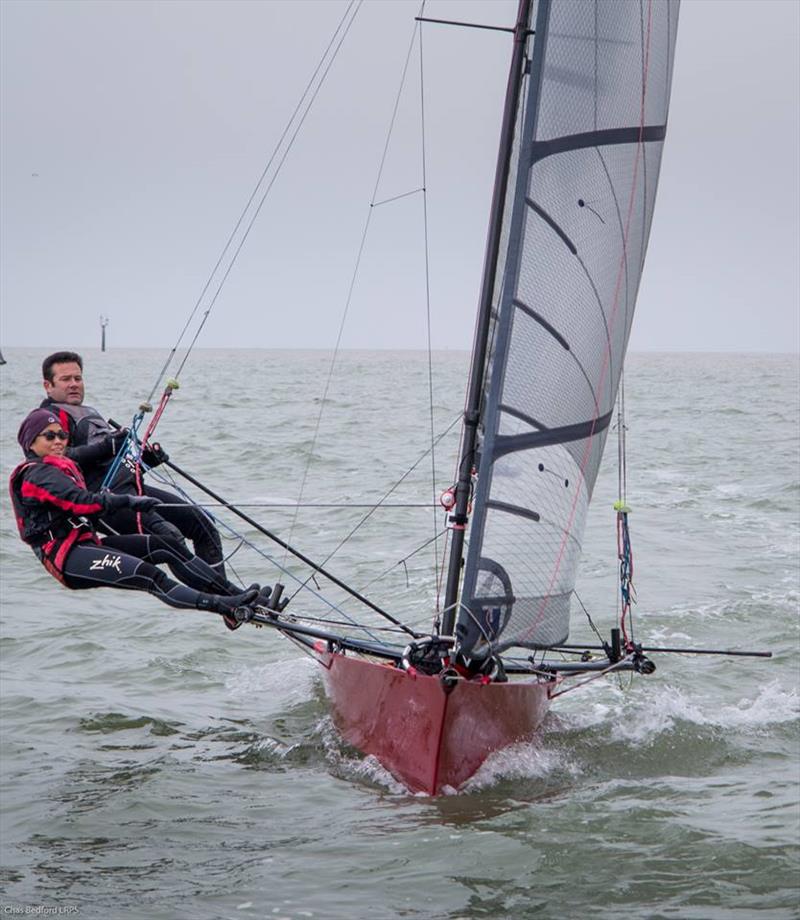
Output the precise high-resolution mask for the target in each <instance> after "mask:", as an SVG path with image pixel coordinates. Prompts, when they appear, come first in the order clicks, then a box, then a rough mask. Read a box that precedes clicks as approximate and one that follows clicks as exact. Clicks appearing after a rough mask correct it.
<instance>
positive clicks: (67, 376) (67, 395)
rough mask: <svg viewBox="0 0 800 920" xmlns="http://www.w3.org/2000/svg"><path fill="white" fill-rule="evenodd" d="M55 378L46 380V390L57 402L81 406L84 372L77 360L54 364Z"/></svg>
mask: <svg viewBox="0 0 800 920" xmlns="http://www.w3.org/2000/svg"><path fill="white" fill-rule="evenodd" d="M52 373H53V380H52V383H51V382H50V381H49V380H45V381H44V391H45V393H47V395H48V396H49V397H50V399H54V400H55V401H56V402H60V403H67V404H68V405H71V406H80V405H81V403H82V402H83V373H82V371H81V368H80V365H79V364H78V363H77V361H67V362H65V363H64V364H54V365H53V371H52Z"/></svg>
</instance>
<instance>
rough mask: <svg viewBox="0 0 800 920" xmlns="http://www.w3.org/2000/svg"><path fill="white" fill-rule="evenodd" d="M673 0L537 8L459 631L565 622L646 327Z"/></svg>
mask: <svg viewBox="0 0 800 920" xmlns="http://www.w3.org/2000/svg"><path fill="white" fill-rule="evenodd" d="M677 24H678V0H538V2H537V3H535V4H534V6H533V7H532V11H531V19H530V28H531V29H533V30H534V35H533V37H532V38H531V39H530V47H531V48H532V54H531V58H530V62H529V64H528V66H527V67H526V68H525V74H524V76H523V77H522V80H523V85H522V87H521V93H520V103H519V114H518V118H517V127H516V134H515V139H514V145H513V151H512V154H511V156H512V160H511V164H510V177H511V178H510V182H509V186H508V192H507V196H506V204H505V209H504V215H503V228H502V237H501V240H502V242H501V250H500V253H499V255H498V271H497V276H496V277H497V281H496V284H495V291H494V299H493V303H492V314H491V322H490V328H489V346H488V349H487V353H486V362H485V367H484V368H483V372H484V373H483V379H484V383H483V390H482V406H481V410H480V416H479V429H478V443H477V452H476V458H477V462H476V467H477V473H478V480H477V490H476V495H475V501H474V512H473V516H472V521H471V527H470V532H469V549H468V553H467V558H466V566H465V569H464V577H463V584H462V592H461V604H460V607H459V610H460V612H459V616H458V625H457V635H458V637H459V642H460V647H461V650H462V652H463V653H464V654H466V655H469V654H470V653H471V652H472V653H473V654H481V653H482V652H483V651H485V650H486V649H487V648H488V647H489V646H491V647H493V648H494V649H495V650H497V649H498V648H505V647H509V646H511V645H521V646H526V647H536V646H548V645H554V644H557V643H559V642H563V641H564V640H565V639H566V638H567V635H568V632H569V610H570V598H571V595H572V592H573V590H574V587H575V579H576V576H577V569H578V563H579V558H580V553H581V543H582V539H583V531H584V525H585V520H586V513H587V509H588V506H589V500H590V498H591V494H592V489H593V487H594V483H595V479H596V477H597V471H598V468H599V465H600V459H601V456H602V453H603V447H604V444H605V440H606V435H607V433H608V428H609V424H610V421H611V417H612V413H613V409H614V403H615V400H616V394H617V388H618V386H619V380H620V375H621V372H622V365H623V361H624V357H625V350H626V347H627V343H628V337H629V335H630V330H631V323H632V320H633V312H634V305H635V302H636V295H637V291H638V288H639V280H640V277H641V273H642V266H643V263H644V257H645V251H646V248H647V239H648V235H649V231H650V222H651V219H652V215H653V206H654V201H655V194H656V186H657V182H658V173H659V167H660V163H661V152H662V147H663V142H664V137H665V133H666V122H667V112H668V107H669V96H670V85H671V81H672V62H673V55H674V48H675V36H676V30H677Z"/></svg>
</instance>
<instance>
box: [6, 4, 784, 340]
mask: <svg viewBox="0 0 800 920" xmlns="http://www.w3.org/2000/svg"><path fill="white" fill-rule="evenodd" d="M346 6H347V4H346V2H345V0H320V2H317V0H292V2H279V0H274V2H269V0H262V2H259V0H246V2H237V0H225V2H216V0H203V2H200V0H180V2H178V0H160V2H150V0H134V2H127V0H105V2H100V0H92V2H77V0H54V2H53V0H22V2H20V0H2V2H0V15H1V16H2V23H1V24H2V137H1V140H2V226H1V227H0V230H1V232H2V236H1V237H0V246H1V250H2V251H1V255H2V266H1V267H2V276H1V279H0V280H1V283H2V288H1V289H0V294H1V295H2V315H1V316H0V345H2V346H4V347H7V346H15V345H32V346H42V347H46V346H54V347H55V346H59V347H68V346H73V347H82V346H85V345H87V344H89V345H95V344H97V343H98V341H99V315H100V314H105V315H107V316H109V317H110V325H109V330H108V331H109V339H110V343H111V344H112V346H120V347H122V346H138V347H154V346H171V345H173V344H174V343H175V340H176V339H177V336H178V333H179V332H180V330H181V329H182V327H183V326H184V323H185V322H186V320H187V318H188V316H189V314H190V312H191V310H192V308H193V307H194V305H195V302H196V301H197V299H198V296H199V295H200V292H201V291H202V289H203V285H204V284H205V282H206V280H207V278H208V276H209V273H210V272H211V270H212V268H213V267H214V264H215V262H216V260H217V257H218V255H219V253H220V251H221V249H222V247H223V245H224V243H225V240H226V239H227V237H228V234H229V233H230V231H231V229H232V228H233V226H234V224H235V222H236V219H237V218H238V216H239V213H240V211H241V209H242V207H243V206H244V204H245V202H246V201H247V199H248V197H249V195H250V193H251V191H252V190H253V187H254V186H255V183H256V180H257V179H258V177H259V175H260V174H261V172H262V170H263V169H264V166H265V164H266V162H267V159H268V156H269V153H270V152H271V150H272V148H273V147H274V145H275V143H276V142H277V140H278V138H279V137H280V134H281V132H282V131H283V129H284V127H285V125H286V123H287V121H288V119H289V117H290V115H291V113H292V111H293V109H294V107H295V105H296V103H297V101H298V99H299V98H300V95H301V93H302V91H303V88H304V86H305V84H306V82H307V80H308V79H309V77H310V75H311V73H312V71H313V70H314V67H315V66H316V64H317V61H318V60H319V58H320V56H321V54H322V51H323V50H324V48H325V46H326V45H327V43H328V41H329V39H330V37H331V35H332V34H333V32H334V29H335V27H336V24H337V22H338V21H339V20H340V18H341V16H342V15H343V13H344V11H345V9H346ZM417 6H418V4H417V3H416V2H415V0H413V2H405V0H398V2H394V0H372V2H370V0H368V2H366V3H365V4H364V5H363V7H362V9H361V10H360V12H359V14H358V16H357V18H356V20H355V24H354V25H353V27H352V29H351V31H350V33H349V34H348V35H347V37H346V38H345V40H344V43H343V45H342V48H341V51H340V54H339V56H338V57H337V59H336V61H335V62H334V64H333V66H332V68H331V70H330V73H329V76H328V79H327V80H326V82H325V84H324V86H323V87H322V90H321V91H320V93H319V96H318V98H317V100H316V102H315V104H314V107H313V108H312V110H311V112H310V114H309V116H308V118H307V120H306V122H305V124H304V126H303V129H302V131H301V133H300V135H299V136H298V139H297V141H296V142H295V144H294V146H293V147H292V150H291V151H290V153H289V156H288V158H287V160H286V163H285V165H284V168H283V170H282V171H281V173H280V175H279V176H278V178H277V180H276V182H275V185H274V187H273V190H272V192H271V193H270V195H269V197H268V198H267V200H266V203H265V204H264V207H263V210H262V212H261V215H260V217H259V219H258V221H257V222H256V224H255V226H254V228H253V231H252V233H251V234H250V236H249V238H248V240H247V242H246V244H245V246H244V248H243V249H242V253H241V256H240V258H239V260H238V262H237V264H236V265H235V266H234V268H233V270H232V272H231V274H230V277H229V279H228V281H227V282H226V283H225V285H224V287H223V289H222V292H221V294H220V296H219V298H218V300H217V302H216V304H215V306H214V308H213V310H212V312H211V315H210V318H209V321H208V324H207V326H206V328H205V329H204V331H203V334H202V336H201V338H200V341H199V344H200V345H204V346H217V345H219V346H250V347H294V348H303V347H315V348H330V347H332V346H333V345H334V343H335V342H336V337H337V330H338V328H339V322H340V318H341V316H342V311H343V309H344V305H345V302H346V298H347V291H348V287H349V284H350V278H351V275H352V272H353V267H354V264H355V260H356V256H357V253H358V248H359V243H360V239H361V234H362V229H363V226H364V222H365V220H366V219H367V216H368V213H369V202H370V198H371V196H372V191H373V186H374V184H375V178H376V175H377V169H378V164H379V162H380V158H381V154H382V150H383V145H384V141H385V136H386V130H387V126H388V123H389V119H390V115H391V112H392V106H393V103H394V94H395V91H396V88H397V86H398V83H399V79H400V73H401V70H402V66H403V61H404V60H405V55H406V51H407V48H408V43H409V39H410V37H411V30H412V28H413V15H414V13H415V11H416V9H417ZM515 8H516V2H515V0H488V2H487V0H476V2H464V0H458V2H449V0H429V3H428V5H427V7H426V15H428V16H432V17H439V18H450V19H461V20H472V21H479V22H484V23H492V24H498V25H510V24H512V22H513V19H514V11H515ZM423 39H424V73H425V106H426V124H427V143H426V152H427V162H426V165H427V188H428V217H429V236H430V255H431V264H430V289H431V311H432V315H433V345H434V347H438V348H443V347H446V348H463V349H466V348H468V347H469V345H470V342H471V338H472V332H473V323H474V312H475V306H476V302H477V292H478V283H479V278H480V271H481V262H482V256H483V246H484V240H485V233H486V218H487V212H488V206H489V196H490V193H491V183H492V178H493V169H494V159H495V154H496V145H497V134H498V129H499V120H500V109H501V105H502V94H503V90H504V84H505V78H506V73H507V68H508V59H509V53H510V40H509V36H508V35H506V34H505V33H501V32H487V31H478V30H472V29H454V28H447V27H442V26H432V25H428V26H425V28H424V32H423ZM799 61H800V3H798V2H796V0H684V2H683V4H682V8H681V13H680V25H679V29H678V47H677V55H676V62H675V76H674V84H673V92H672V107H671V113H670V124H669V129H668V135H667V143H666V149H665V153H664V158H663V163H662V173H661V185H660V189H659V193H658V201H657V206H656V212H655V218H654V222H653V230H652V235H651V240H650V248H649V252H648V257H647V263H646V265H645V274H644V279H643V282H642V287H641V291H640V297H639V305H638V308H637V318H636V321H635V323H634V331H633V338H632V347H633V348H635V349H640V350H641V349H661V350H671V349H693V350H718V349H724V350H735V351H754V350H758V351H796V350H797V349H798V345H799V344H800V331H799V329H800V326H799V324H800V320H799V319H798V314H799V313H800V304H799V300H800V294H799V283H798V282H799V276H800V268H799V266H798V258H799V257H798V252H799V251H800V240H799V238H798V237H799V234H798V213H799V212H800V191H799V189H798V174H799V172H800V167H799V165H798V160H799V157H800V154H799V153H798V140H799V138H800V128H799V127H798V111H800V105H799V104H798V87H799V86H800V71H799V67H800V65H799V63H798V62H799ZM419 71H420V68H419V59H418V57H417V56H416V53H415V55H414V57H412V64H411V67H410V71H409V78H408V84H407V86H406V91H405V93H404V95H403V97H402V99H401V103H400V106H399V110H398V118H397V127H396V132H395V136H394V141H393V144H392V146H391V147H390V150H389V155H388V157H387V161H386V168H385V171H384V175H383V179H382V182H381V186H380V188H379V192H378V196H377V199H378V200H382V199H384V198H389V197H392V196H396V195H402V194H404V193H406V192H411V191H414V190H415V189H417V188H419V187H420V186H421V184H422V178H421V175H422V174H421V156H420V147H419V131H418V125H419V98H420V84H419ZM422 253H423V249H422V198H421V196H420V195H419V194H416V195H409V196H408V197H406V198H402V199H400V200H399V201H396V202H394V203H391V204H386V205H382V206H381V207H380V208H376V209H374V210H373V212H372V220H371V232H370V235H369V237H368V240H367V245H366V248H365V251H364V256H363V259H362V268H361V272H360V274H359V277H358V281H357V284H356V287H355V289H354V293H353V299H352V305H351V308H350V312H349V316H348V321H347V324H346V327H345V331H344V335H343V338H342V345H343V346H344V347H367V348H369V347H377V348H387V347H389V348H391V347H412V348H421V347H424V346H425V342H426V335H425V329H424V315H425V300H424V263H423V259H422Z"/></svg>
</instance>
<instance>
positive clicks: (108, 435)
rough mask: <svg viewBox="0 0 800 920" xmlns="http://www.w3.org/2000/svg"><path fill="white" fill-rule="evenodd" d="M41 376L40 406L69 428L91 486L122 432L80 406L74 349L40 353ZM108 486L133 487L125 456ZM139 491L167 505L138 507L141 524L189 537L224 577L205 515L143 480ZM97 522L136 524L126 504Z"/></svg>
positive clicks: (74, 456)
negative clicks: (42, 393) (149, 508)
mask: <svg viewBox="0 0 800 920" xmlns="http://www.w3.org/2000/svg"><path fill="white" fill-rule="evenodd" d="M42 378H43V384H44V390H45V393H46V394H47V398H46V399H44V400H43V401H42V403H41V408H43V409H49V410H50V411H51V412H53V413H55V415H56V416H57V417H58V420H59V422H60V424H61V426H62V427H63V429H64V431H66V432H67V433H68V434H69V447H68V448H67V451H66V454H67V456H68V457H69V458H70V459H71V460H74V461H75V463H77V464H78V465H79V466H80V467H81V470H82V471H83V474H84V477H85V479H86V487H87V489H88V490H89V491H93V492H97V491H99V490H100V488H101V487H102V485H103V481H104V480H105V477H106V474H107V473H108V470H109V468H110V467H111V465H112V463H113V462H114V459H115V457H116V454H117V452H118V451H119V449H120V447H121V446H122V443H123V441H124V440H125V433H124V432H120V431H116V430H115V429H113V428H112V427H111V426H110V425H109V424H108V422H107V421H106V420H105V419H104V418H103V416H102V415H100V413H99V412H98V411H97V410H96V409H93V408H92V407H91V406H84V404H83V397H84V385H83V359H82V358H81V356H80V355H79V354H77V353H76V352H74V351H57V352H55V353H54V354H52V355H49V356H48V357H47V358H45V359H44V362H43V363H42ZM142 459H143V460H144V462H145V464H146V465H147V466H157V465H158V464H159V463H163V462H164V461H165V460H166V459H167V456H166V454H165V453H164V452H163V451H162V450H161V449H160V448H159V447H157V446H155V445H154V447H153V448H152V449H150V450H145V451H144V452H143V457H142ZM109 487H110V488H111V489H112V490H113V491H114V492H117V493H120V494H127V495H135V494H137V493H138V490H137V488H136V476H135V468H134V464H133V461H132V460H131V458H129V457H128V458H126V460H125V461H123V462H122V463H120V464H119V465H118V467H117V472H116V473H115V475H114V480H113V482H111V483H110V484H109ZM144 494H145V495H147V496H150V497H151V498H157V499H158V500H159V501H160V502H162V503H163V504H164V505H169V506H173V507H161V506H159V507H158V510H157V511H147V512H144V513H141V514H140V515H139V517H140V518H141V523H142V530H144V531H145V532H146V533H152V534H156V535H158V536H163V537H171V538H172V539H174V540H178V541H179V542H180V543H181V544H183V538H184V537H185V538H187V539H190V540H191V541H192V543H193V544H194V549H195V554H196V555H197V556H199V557H200V558H201V559H202V560H204V561H205V562H207V563H208V564H209V565H213V566H214V568H215V569H216V570H217V572H219V574H220V575H221V576H222V577H223V578H224V577H225V566H224V563H223V555H222V540H221V539H220V535H219V533H218V532H217V529H216V528H215V527H214V524H213V523H212V521H211V518H210V517H209V516H208V515H207V514H205V512H204V511H203V510H202V509H201V508H198V507H196V506H195V505H191V504H189V503H188V502H184V501H183V500H182V499H180V498H178V496H177V495H174V494H173V493H172V492H168V491H166V490H164V489H155V488H153V486H151V485H146V486H144ZM100 522H101V524H104V525H106V527H108V528H111V529H112V530H113V531H116V532H117V533H122V534H125V533H136V532H137V530H138V522H137V514H136V513H135V512H134V511H132V510H128V509H122V510H116V511H113V512H106V513H105V514H103V515H101V517H100ZM184 545H185V544H184Z"/></svg>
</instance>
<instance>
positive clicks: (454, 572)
mask: <svg viewBox="0 0 800 920" xmlns="http://www.w3.org/2000/svg"><path fill="white" fill-rule="evenodd" d="M531 3H532V0H519V7H518V9H517V22H516V25H515V27H514V51H513V54H512V57H511V66H510V68H509V73H508V84H507V86H506V99H505V107H504V109H503V123H502V127H501V129H500V147H499V150H498V153H497V166H496V168H495V179H494V191H493V192H492V206H491V210H490V213H489V232H488V237H487V240H486V258H485V261H484V269H483V281H482V284H481V296H480V301H479V307H478V319H477V323H476V326H475V340H474V342H473V346H472V369H471V372H470V381H469V391H468V396H467V405H466V408H465V410H464V438H463V444H462V449H461V457H460V458H459V464H458V482H457V484H456V504H455V508H454V511H453V514H452V516H451V521H452V522H453V523H454V524H455V525H456V526H455V528H454V530H453V540H452V544H451V549H450V558H449V563H448V571H447V587H446V591H445V608H444V615H443V617H442V627H441V630H442V634H443V635H446V636H451V635H452V634H453V629H454V626H455V620H456V607H455V605H456V602H457V600H458V589H459V581H460V578H461V567H462V563H463V557H464V534H465V527H466V524H467V519H468V518H467V508H468V506H469V497H470V489H471V484H472V464H473V458H474V454H475V442H476V439H477V434H478V421H479V418H480V404H481V396H482V393H483V377H484V366H485V363H486V349H487V346H488V341H489V328H490V325H491V312H492V297H493V294H494V286H495V278H496V275H497V260H498V256H499V252H500V233H501V229H502V225H503V211H504V207H505V201H506V189H507V187H508V176H509V172H510V165H511V153H512V149H513V145H514V134H515V131H516V125H517V111H518V109H519V94H520V88H521V86H522V76H523V73H524V67H525V60H526V58H525V43H526V41H527V39H528V34H529V29H528V23H529V22H530V11H531Z"/></svg>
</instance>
